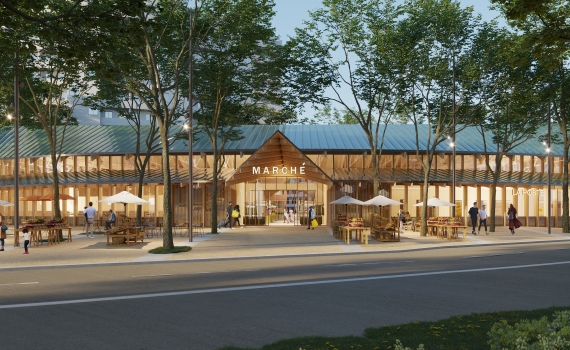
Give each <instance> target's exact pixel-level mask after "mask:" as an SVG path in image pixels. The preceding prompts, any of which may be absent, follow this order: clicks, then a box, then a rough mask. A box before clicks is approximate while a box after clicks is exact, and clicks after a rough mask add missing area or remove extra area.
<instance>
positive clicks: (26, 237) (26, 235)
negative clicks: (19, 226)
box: [22, 228, 30, 254]
mask: <svg viewBox="0 0 570 350" xmlns="http://www.w3.org/2000/svg"><path fill="white" fill-rule="evenodd" d="M22 233H23V235H24V250H25V251H24V254H29V253H28V244H30V233H29V232H28V229H27V228H25V229H23V230H22Z"/></svg>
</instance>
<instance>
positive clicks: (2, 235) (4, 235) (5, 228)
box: [0, 214, 8, 252]
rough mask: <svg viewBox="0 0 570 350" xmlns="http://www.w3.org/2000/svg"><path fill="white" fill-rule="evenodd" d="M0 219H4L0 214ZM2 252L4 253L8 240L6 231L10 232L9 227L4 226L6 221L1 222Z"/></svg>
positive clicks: (0, 238)
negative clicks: (5, 243)
mask: <svg viewBox="0 0 570 350" xmlns="http://www.w3.org/2000/svg"><path fill="white" fill-rule="evenodd" d="M0 218H2V219H4V217H3V216H2V214H0ZM0 225H2V226H1V227H0V252H3V251H4V240H5V239H6V231H8V226H6V225H5V224H4V221H3V220H2V222H0Z"/></svg>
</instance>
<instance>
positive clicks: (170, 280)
mask: <svg viewBox="0 0 570 350" xmlns="http://www.w3.org/2000/svg"><path fill="white" fill-rule="evenodd" d="M569 253H570V243H566V242H556V243H542V244H518V245H505V246H492V247H488V246H487V247H465V248H450V249H432V250H423V251H413V252H394V253H386V252H383V253H367V254H343V255H339V254H333V255H323V256H299V257H282V258H257V259H250V258H248V259H221V260H209V261H186V262H159V263H157V262H155V263H136V264H109V265H96V266H67V267H39V268H16V269H1V270H0V339H1V346H2V348H3V349H32V348H33V349H167V348H168V349H216V348H218V347H221V346H224V345H235V346H242V347H260V346H262V345H264V344H268V343H271V342H274V341H277V340H280V339H283V338H291V337H297V336H305V335H324V336H340V335H349V334H352V335H361V334H362V332H363V330H364V329H365V328H367V327H373V326H381V325H389V324H399V323H406V322H410V321H422V320H437V319H441V318H445V317H449V316H452V315H460V314H469V313H471V312H487V311H497V310H515V309H535V308H543V307H549V306H567V305H570V293H568V290H570V254H569Z"/></svg>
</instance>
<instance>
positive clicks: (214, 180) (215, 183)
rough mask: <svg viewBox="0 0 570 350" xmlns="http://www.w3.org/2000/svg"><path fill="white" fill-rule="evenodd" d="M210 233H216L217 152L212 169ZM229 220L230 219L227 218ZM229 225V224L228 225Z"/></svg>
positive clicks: (215, 152)
mask: <svg viewBox="0 0 570 350" xmlns="http://www.w3.org/2000/svg"><path fill="white" fill-rule="evenodd" d="M212 171H213V172H212V175H213V176H212V178H213V184H212V217H211V220H212V233H218V152H217V151H214V165H213V169H212ZM229 220H231V218H229ZM230 225H231V223H230Z"/></svg>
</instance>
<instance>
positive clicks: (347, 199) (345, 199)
mask: <svg viewBox="0 0 570 350" xmlns="http://www.w3.org/2000/svg"><path fill="white" fill-rule="evenodd" d="M329 204H344V205H345V207H344V208H345V215H348V205H349V204H359V205H363V204H364V202H363V201H359V200H358V199H356V198H352V197H351V196H344V197H341V198H339V199H337V200H335V201H332V202H330V203H329Z"/></svg>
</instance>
